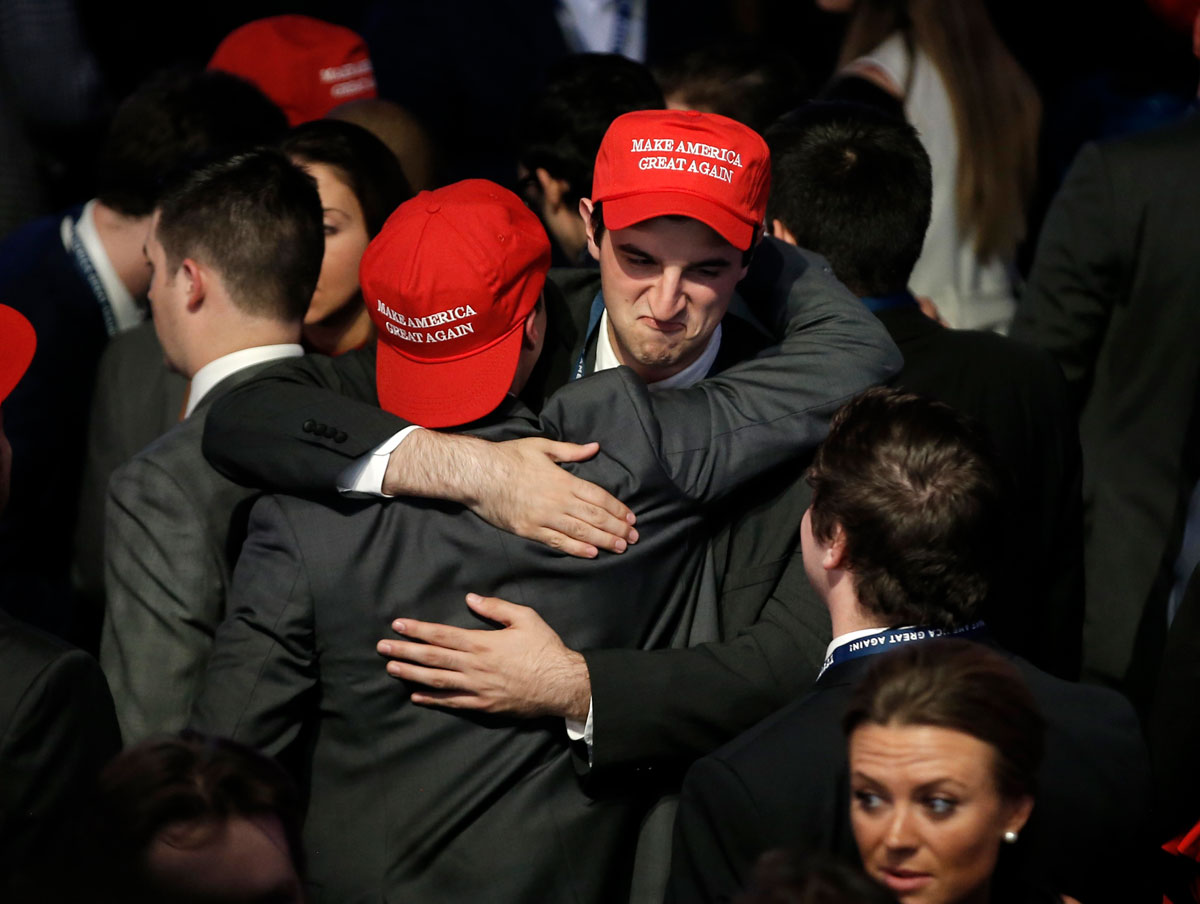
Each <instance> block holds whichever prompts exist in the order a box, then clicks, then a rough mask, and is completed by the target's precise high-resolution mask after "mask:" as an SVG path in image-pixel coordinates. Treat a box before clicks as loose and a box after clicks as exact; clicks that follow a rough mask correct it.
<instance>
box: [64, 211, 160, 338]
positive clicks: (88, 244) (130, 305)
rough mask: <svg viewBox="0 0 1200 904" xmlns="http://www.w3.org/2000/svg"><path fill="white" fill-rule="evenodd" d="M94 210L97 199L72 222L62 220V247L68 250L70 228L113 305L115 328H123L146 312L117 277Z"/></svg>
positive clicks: (140, 320)
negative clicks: (98, 227)
mask: <svg viewBox="0 0 1200 904" xmlns="http://www.w3.org/2000/svg"><path fill="white" fill-rule="evenodd" d="M95 209H96V199H95V198H93V199H92V200H90V201H88V202H87V204H85V205H83V211H82V213H80V214H79V219H78V220H76V221H75V223H74V224H72V223H71V222H70V220H71V218H70V217H66V218H65V219H64V220H63V225H62V240H63V247H65V248H66V249H67V251H70V250H71V239H72V228H73V230H74V233H75V234H76V235H78V236H79V243H80V244H81V245H82V246H83V251H84V253H85V254H86V255H87V256H88V259H89V260H90V261H91V262H92V266H93V267H95V268H96V276H97V277H99V279H100V284H101V285H102V286H103V287H104V291H105V292H107V293H108V303H109V304H110V305H111V306H112V313H113V319H114V320H115V321H116V323H117V329H118V330H122V331H123V330H127V329H130V328H131V327H135V326H137V325H138V324H139V323H141V322H142V321H143V320H145V319H146V312H145V310H144V309H143V308H142V306H141V305H139V304H138V303H137V301H136V300H135V299H134V297H133V295H132V294H131V293H130V291H129V290H128V289H127V288H125V283H123V282H121V277H119V276H117V269H116V267H114V266H113V263H112V260H110V259H109V256H108V252H107V251H105V250H104V243H103V242H102V241H100V233H99V232H97V231H96V219H95V213H94V211H95Z"/></svg>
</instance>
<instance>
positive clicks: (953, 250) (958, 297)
mask: <svg viewBox="0 0 1200 904" xmlns="http://www.w3.org/2000/svg"><path fill="white" fill-rule="evenodd" d="M817 2H818V5H819V6H820V7H821V8H822V9H824V10H826V11H829V12H848V13H850V15H851V18H850V23H849V26H848V28H847V31H846V37H845V40H844V42H843V44H842V51H841V57H840V61H839V65H840V66H841V67H842V69H841V72H840V73H839V76H838V77H837V80H836V81H835V82H834V84H833V85H832V86H831V88H830V89H829V91H828V92H827V94H828V96H830V97H832V98H841V99H847V100H851V99H856V98H859V99H860V98H861V97H862V92H861V91H860V90H856V88H855V87H854V81H855V80H866V81H867V82H869V83H872V84H873V86H875V87H877V88H879V89H882V90H883V91H884V92H886V95H887V96H888V97H889V98H892V99H895V100H898V101H899V102H900V103H901V104H902V105H903V108H904V114H905V116H906V117H907V119H908V121H909V122H910V123H912V125H913V126H915V127H916V129H917V131H918V132H919V133H920V135H921V141H922V143H923V144H924V145H925V150H926V151H928V153H929V158H930V162H931V163H932V166H933V211H932V215H931V218H930V223H929V231H928V232H927V234H926V236H925V245H924V248H923V250H922V252H921V257H920V259H919V260H918V261H917V265H916V268H915V269H914V270H913V274H912V279H911V281H910V285H911V286H912V289H913V291H914V292H915V293H916V294H917V295H919V296H925V297H928V298H930V299H932V301H933V303H934V304H935V305H936V306H937V308H938V310H939V311H940V313H941V316H942V318H943V319H944V320H945V321H946V322H947V323H948V324H949V325H950V326H953V327H959V328H964V329H968V328H969V329H992V330H998V331H1000V332H1004V331H1006V330H1007V329H1008V324H1009V322H1010V321H1011V320H1012V315H1013V310H1014V308H1015V300H1014V292H1013V285H1014V281H1015V270H1014V266H1013V262H1014V259H1015V255H1016V249H1017V245H1018V243H1019V242H1020V241H1021V240H1022V239H1023V238H1024V236H1025V225H1026V223H1025V215H1026V209H1027V207H1028V203H1029V199H1030V196H1031V194H1032V192H1033V188H1034V181H1035V177H1036V171H1037V144H1038V129H1039V125H1040V122H1041V102H1040V101H1039V99H1038V95H1037V91H1036V89H1035V88H1034V86H1033V83H1032V82H1031V81H1030V79H1029V77H1028V76H1027V75H1026V74H1025V72H1024V70H1022V69H1021V67H1020V65H1019V64H1018V63H1017V61H1016V60H1015V59H1014V58H1013V56H1012V54H1010V53H1009V52H1008V49H1007V48H1006V47H1005V46H1004V44H1003V43H1002V42H1001V40H1000V37H999V36H998V35H997V34H996V31H995V29H994V28H993V27H992V23H991V21H990V20H989V18H988V15H987V11H986V9H985V8H984V3H983V0H817Z"/></svg>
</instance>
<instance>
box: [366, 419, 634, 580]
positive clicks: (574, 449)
mask: <svg viewBox="0 0 1200 904" xmlns="http://www.w3.org/2000/svg"><path fill="white" fill-rule="evenodd" d="M599 450H600V447H599V445H598V444H597V443H587V444H586V445H582V446H580V445H576V444H574V443H562V442H555V441H553V440H549V439H545V438H543V437H528V438H525V439H515V440H509V441H507V442H502V443H491V442H487V441H486V440H481V439H478V438H477V437H473V436H462V435H454V434H445V433H437V432H435V431H432V430H418V431H415V432H414V433H413V434H412V435H411V436H409V437H408V438H407V439H405V441H404V442H403V443H401V444H400V445H399V446H397V447H396V449H395V450H394V451H393V452H392V455H391V458H390V460H389V462H388V467H387V473H386V475H385V476H384V481H383V492H384V493H385V494H386V495H388V496H399V495H409V496H424V497H428V498H436V499H449V500H451V501H454V502H459V503H461V504H463V505H465V506H467V507H468V508H469V509H471V511H473V512H475V514H477V515H479V517H481V518H483V519H484V520H485V521H487V522H488V523H489V524H492V525H494V526H495V527H498V528H500V529H501V530H506V531H508V532H509V533H512V534H516V535H517V536H520V537H525V538H526V539H529V540H536V541H538V542H540V543H545V544H546V545H547V546H549V547H551V548H553V549H557V550H559V551H560V552H564V553H568V554H569V555H573V556H578V557H580V558H589V559H590V558H595V557H596V556H597V555H598V554H599V550H601V549H605V550H608V551H609V552H616V553H620V552H624V551H625V549H626V548H627V546H628V545H629V544H630V543H636V542H637V537H638V534H637V530H636V529H634V527H633V524H634V521H635V518H634V515H633V513H632V512H631V511H630V510H629V508H628V507H627V506H625V505H624V504H623V503H621V501H620V500H618V499H616V498H614V497H613V496H612V495H611V494H609V493H608V492H607V491H605V490H604V489H602V488H601V487H598V486H596V485H595V484H592V483H589V482H588V481H586V480H583V479H581V478H579V477H576V476H575V475H573V474H571V473H569V472H567V471H565V470H564V469H562V468H560V467H559V466H558V463H559V462H568V461H585V460H587V459H589V458H591V457H592V456H593V455H595V454H596V453H597V452H598V451H599Z"/></svg>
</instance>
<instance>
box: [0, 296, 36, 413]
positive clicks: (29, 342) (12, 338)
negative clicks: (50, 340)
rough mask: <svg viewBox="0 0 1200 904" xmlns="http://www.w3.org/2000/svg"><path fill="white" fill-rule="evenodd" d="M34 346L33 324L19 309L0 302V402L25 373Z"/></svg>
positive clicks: (31, 358)
mask: <svg viewBox="0 0 1200 904" xmlns="http://www.w3.org/2000/svg"><path fill="white" fill-rule="evenodd" d="M35 348H37V334H36V333H35V332H34V331H33V324H31V323H30V322H29V321H28V320H26V319H25V315H24V314H22V313H21V312H20V311H17V310H15V309H14V308H10V307H9V306H8V305H3V304H0V403H2V402H3V401H4V400H5V399H7V398H8V394H9V393H10V392H12V391H13V387H14V386H16V385H17V383H19V382H20V380H21V377H23V376H24V375H25V371H26V370H27V369H28V368H29V362H30V361H32V360H33V351H34V349H35Z"/></svg>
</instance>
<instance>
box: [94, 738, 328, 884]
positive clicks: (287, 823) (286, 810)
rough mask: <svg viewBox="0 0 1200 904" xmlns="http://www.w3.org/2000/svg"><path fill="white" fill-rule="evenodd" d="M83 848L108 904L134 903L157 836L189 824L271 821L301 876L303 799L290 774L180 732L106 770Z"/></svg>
mask: <svg viewBox="0 0 1200 904" xmlns="http://www.w3.org/2000/svg"><path fill="white" fill-rule="evenodd" d="M87 816H88V820H89V821H90V824H88V825H86V826H85V827H86V829H87V837H85V838H82V839H81V841H82V843H83V844H84V845H85V851H87V852H88V854H87V856H90V857H91V858H93V859H94V860H95V861H96V866H97V868H98V869H99V871H100V878H101V887H102V888H104V889H105V890H106V891H108V892H109V894H110V895H111V899H112V900H129V899H130V898H129V897H127V896H132V898H133V899H135V900H136V896H137V894H138V893H139V891H141V890H143V889H144V887H145V881H146V877H145V875H144V862H145V856H146V851H147V850H148V848H149V846H150V844H151V843H152V842H153V841H154V839H155V838H156V837H157V836H158V835H159V833H161V832H162V831H164V830H166V829H169V828H170V827H171V826H175V825H179V824H186V823H204V822H210V821H211V822H217V823H222V822H225V821H227V820H229V819H232V818H235V817H254V816H275V817H277V818H278V819H279V822H280V825H281V826H282V827H283V831H284V836H285V838H286V839H287V845H288V853H289V854H290V855H291V860H292V863H293V864H294V865H295V867H296V873H297V875H299V876H301V877H303V875H304V846H303V842H302V836H301V822H302V809H301V805H300V798H299V795H298V794H297V792H296V788H295V786H294V785H293V783H292V781H291V779H290V778H289V777H288V775H287V773H285V772H284V771H283V769H282V768H281V767H280V766H279V765H277V764H276V763H275V762H274V761H273V760H271V759H268V758H267V757H265V756H263V755H262V754H261V753H258V752H257V751H255V750H253V749H251V748H249V747H246V746H244V745H242V744H239V743H237V742H235V741H230V740H226V739H223V738H213V737H206V736H204V735H201V734H198V733H195V732H191V731H185V732H183V733H182V734H181V735H180V736H178V737H166V738H153V739H149V740H146V741H143V742H141V743H140V744H137V745H135V746H133V747H131V748H129V749H128V750H126V751H125V752H124V753H122V754H121V755H120V756H118V757H117V758H116V759H114V760H113V761H112V762H110V763H109V764H108V766H106V767H105V768H104V770H103V772H102V773H101V774H100V780H99V785H98V790H97V792H96V796H95V799H94V800H93V801H92V805H91V807H90V808H89V810H88V814H87Z"/></svg>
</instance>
